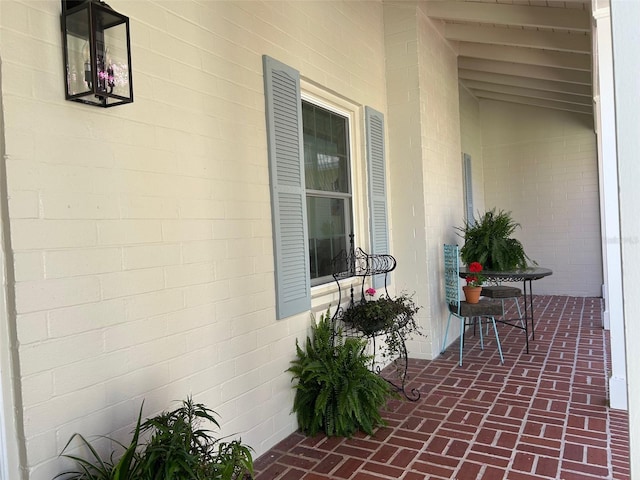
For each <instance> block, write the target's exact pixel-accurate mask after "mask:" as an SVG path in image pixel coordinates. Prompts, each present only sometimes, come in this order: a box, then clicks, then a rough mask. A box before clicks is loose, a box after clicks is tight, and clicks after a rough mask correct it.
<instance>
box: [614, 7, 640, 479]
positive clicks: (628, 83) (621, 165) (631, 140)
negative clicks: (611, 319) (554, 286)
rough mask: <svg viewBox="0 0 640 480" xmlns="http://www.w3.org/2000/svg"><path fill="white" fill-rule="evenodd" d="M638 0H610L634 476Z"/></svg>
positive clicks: (638, 404)
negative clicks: (634, 291) (634, 289)
mask: <svg viewBox="0 0 640 480" xmlns="http://www.w3.org/2000/svg"><path fill="white" fill-rule="evenodd" d="M638 20H640V2H637V1H633V0H612V2H611V31H612V40H613V79H614V87H615V119H616V147H617V151H618V183H619V186H620V190H619V198H620V238H621V242H620V246H621V252H622V264H623V265H624V267H625V268H624V270H623V272H622V288H623V299H624V305H623V310H624V319H625V322H624V334H625V343H626V347H627V348H626V352H627V353H626V359H627V362H626V365H627V391H628V405H629V450H630V451H629V459H630V467H631V471H630V473H631V478H640V362H638V359H637V357H636V356H635V355H636V352H635V350H637V349H638V345H639V344H640V322H638V318H639V317H640V296H638V295H636V294H635V293H633V288H632V287H634V286H635V285H637V284H639V283H640V269H639V268H637V266H638V265H640V222H639V221H638V205H639V204H640V188H638V185H639V184H640V168H638V155H639V152H640V135H638V119H639V118H640V89H638V74H639V73H640V56H639V55H638V45H640V29H638Z"/></svg>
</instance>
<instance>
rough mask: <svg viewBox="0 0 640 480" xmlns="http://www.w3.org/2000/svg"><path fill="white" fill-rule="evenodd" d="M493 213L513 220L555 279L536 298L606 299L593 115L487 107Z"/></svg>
mask: <svg viewBox="0 0 640 480" xmlns="http://www.w3.org/2000/svg"><path fill="white" fill-rule="evenodd" d="M480 118H481V124H482V157H483V164H484V191H485V205H486V208H492V207H497V208H498V209H503V210H508V211H511V212H512V213H513V218H514V220H516V221H517V222H519V223H521V225H522V228H521V229H518V230H517V231H516V237H517V238H518V239H520V240H521V241H522V243H523V244H524V247H525V251H526V252H527V254H528V255H529V256H530V257H531V258H532V259H533V260H535V261H537V262H538V264H539V265H540V266H543V267H548V268H551V269H552V270H553V275H552V276H551V277H547V278H545V279H542V280H539V281H536V282H535V285H534V292H535V293H541V294H553V295H576V296H598V297H599V296H601V294H602V281H603V280H602V253H601V252H602V250H601V234H600V213H599V212H600V210H599V195H598V163H597V151H596V138H595V133H594V131H593V123H592V122H593V120H592V118H591V117H589V116H587V115H580V114H573V113H569V112H562V111H552V110H544V109H540V108H537V107H529V106H524V105H516V104H507V103H502V102H494V101H482V102H480Z"/></svg>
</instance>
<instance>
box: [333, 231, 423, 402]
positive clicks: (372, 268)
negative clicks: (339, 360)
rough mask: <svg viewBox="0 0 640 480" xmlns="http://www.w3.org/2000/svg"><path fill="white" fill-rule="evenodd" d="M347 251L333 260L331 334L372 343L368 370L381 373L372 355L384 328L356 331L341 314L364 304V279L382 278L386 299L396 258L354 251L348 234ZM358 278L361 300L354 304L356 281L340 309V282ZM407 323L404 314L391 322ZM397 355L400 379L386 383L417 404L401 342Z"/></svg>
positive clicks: (395, 324) (405, 353)
mask: <svg viewBox="0 0 640 480" xmlns="http://www.w3.org/2000/svg"><path fill="white" fill-rule="evenodd" d="M350 239H351V241H350V245H351V246H350V251H349V252H345V251H342V252H341V253H340V254H338V255H337V256H336V257H335V258H334V260H333V270H334V273H333V278H334V280H335V281H336V283H337V284H338V308H337V309H336V311H335V313H334V314H333V317H332V318H331V323H332V326H333V334H334V336H335V335H336V334H337V333H338V331H339V330H341V331H342V332H344V334H345V335H350V336H357V337H360V338H366V339H367V340H370V341H371V346H372V349H373V357H374V358H373V361H372V367H371V370H372V371H374V372H375V373H377V374H380V373H381V370H380V367H379V366H376V364H375V353H376V337H378V336H381V335H384V334H385V331H386V330H385V329H382V330H380V329H376V328H375V327H372V328H365V329H363V328H356V327H354V326H352V325H349V324H347V323H346V322H344V321H343V317H344V312H345V311H346V310H348V309H349V308H351V307H353V306H355V305H357V304H359V303H363V302H366V301H367V299H366V292H365V283H366V279H367V278H369V277H373V276H375V275H384V292H385V294H386V296H387V298H390V297H389V292H388V290H387V283H388V274H389V273H390V272H391V271H393V270H394V269H395V268H396V259H395V258H394V257H393V256H392V255H387V254H369V253H366V252H364V251H363V250H362V249H361V248H354V240H353V234H351V235H350ZM352 277H359V278H360V279H361V280H360V300H358V301H356V299H355V298H356V297H355V295H356V293H355V288H357V282H351V283H350V287H349V290H350V291H349V297H350V299H349V303H348V305H347V307H346V308H343V307H342V286H341V284H340V281H341V280H344V279H347V278H352ZM409 320H410V317H408V316H407V315H404V314H402V315H400V316H398V317H396V318H395V319H394V321H393V325H392V327H391V328H392V329H401V328H403V327H404V326H406V324H407V322H408V321H409ZM338 323H339V324H340V327H341V328H340V329H338ZM399 347H400V355H399V356H398V357H397V358H395V359H393V363H394V364H395V365H396V367H397V373H398V377H399V379H400V383H399V384H398V383H396V382H394V381H392V380H390V379H388V378H385V380H386V381H387V382H389V384H391V385H392V386H393V387H394V388H395V389H396V390H397V391H398V392H401V393H402V394H403V395H404V396H405V398H407V399H408V400H410V401H413V402H415V401H417V400H418V399H419V398H420V392H419V391H418V390H417V389H416V388H412V389H411V390H409V391H407V386H406V381H407V370H408V367H409V357H408V352H407V347H406V345H405V343H404V340H402V341H401V344H400V346H399Z"/></svg>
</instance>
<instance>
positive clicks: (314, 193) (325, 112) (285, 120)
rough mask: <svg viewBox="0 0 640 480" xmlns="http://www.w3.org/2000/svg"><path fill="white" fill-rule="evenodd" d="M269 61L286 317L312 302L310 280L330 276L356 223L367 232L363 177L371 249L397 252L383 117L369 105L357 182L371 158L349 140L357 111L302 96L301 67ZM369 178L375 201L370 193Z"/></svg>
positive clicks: (273, 180) (277, 238)
mask: <svg viewBox="0 0 640 480" xmlns="http://www.w3.org/2000/svg"><path fill="white" fill-rule="evenodd" d="M263 67H264V86H265V110H266V119H267V146H268V154H269V179H270V189H271V213H272V215H271V217H272V220H273V250H274V259H275V287H276V316H277V318H279V319H280V318H285V317H288V316H291V315H295V314H297V313H301V312H304V311H308V310H309V309H310V308H311V287H312V285H315V284H318V283H323V282H325V281H326V280H327V279H330V278H331V277H330V276H329V275H330V273H331V269H330V261H331V259H332V258H333V255H335V254H336V253H337V252H339V251H340V250H341V249H342V248H345V247H347V248H348V245H349V242H348V239H349V234H350V233H351V232H352V231H353V230H356V232H359V233H361V235H362V234H364V233H365V232H366V225H365V224H364V223H362V222H358V223H357V222H354V220H353V217H354V214H353V210H354V207H353V204H354V203H356V200H355V199H354V198H353V193H352V192H351V185H352V183H354V184H355V185H358V190H357V192H358V193H357V195H358V198H357V200H358V201H357V204H358V206H359V210H358V212H360V211H361V210H362V211H363V214H362V217H364V218H366V216H365V213H368V216H369V225H368V226H369V234H370V240H369V245H368V250H369V253H390V251H389V243H388V225H387V207H386V190H385V189H386V184H385V154H384V150H385V148H384V117H383V115H382V113H380V112H377V111H376V110H374V109H372V108H370V107H365V108H364V129H363V130H364V133H365V143H366V172H367V175H366V179H365V178H357V179H356V180H357V181H356V182H352V181H351V180H352V179H351V175H352V171H351V168H350V166H351V163H352V160H355V162H354V165H357V166H358V168H359V169H360V171H361V172H362V175H359V177H360V176H362V177H363V176H364V171H365V165H364V159H362V161H360V159H350V148H349V143H350V141H354V142H356V140H350V139H349V131H350V130H349V127H350V125H349V118H351V117H349V116H347V115H342V114H341V113H340V112H338V111H333V110H332V109H329V108H324V107H322V106H320V102H318V103H316V102H312V101H309V100H308V99H306V98H305V100H304V101H303V99H302V95H301V89H300V74H299V72H298V71H297V70H295V69H293V68H291V67H289V66H287V65H285V64H283V63H281V62H278V61H277V60H274V59H273V58H271V57H268V56H266V55H265V56H263ZM314 88H315V87H314ZM349 105H350V106H352V107H353V114H357V113H358V112H360V111H361V107H359V106H358V105H356V104H353V103H349ZM350 108H351V107H350ZM358 118H359V117H358ZM354 123H357V120H354ZM351 128H354V130H356V127H353V126H351ZM358 130H359V129H358ZM358 133H359V132H356V135H357V134H358ZM365 184H366V185H367V188H368V189H367V190H366V192H367V193H366V196H367V197H368V203H366V202H365V201H364V200H365V199H364V196H365V194H364V191H365V190H364V185H365ZM361 195H362V198H360V196H361ZM366 204H368V206H369V211H368V212H365V211H366V206H365V205H366ZM359 217H360V215H359ZM361 238H364V237H361ZM377 280H380V279H377ZM375 285H376V279H375V278H374V286H375Z"/></svg>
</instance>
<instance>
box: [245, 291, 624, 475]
mask: <svg viewBox="0 0 640 480" xmlns="http://www.w3.org/2000/svg"><path fill="white" fill-rule="evenodd" d="M601 309H602V306H601V299H599V298H576V297H561V296H536V297H535V312H536V319H537V320H536V331H535V340H532V341H531V342H530V354H527V353H526V352H525V349H524V338H523V335H524V334H523V332H522V331H520V330H517V329H514V328H512V327H509V326H507V325H501V326H499V333H500V339H501V341H502V348H503V351H504V357H505V364H504V365H500V363H499V358H498V354H497V350H496V346H495V340H494V338H493V336H490V337H489V338H488V339H487V338H486V337H485V350H484V351H481V350H480V345H479V339H478V337H477V336H476V337H473V336H471V334H470V333H468V334H467V337H466V341H465V350H464V359H463V360H464V365H463V366H462V367H459V366H458V365H457V359H458V343H457V342H456V343H454V344H453V345H452V346H451V347H449V349H448V350H447V352H445V354H444V355H441V356H440V357H439V358H437V359H436V360H433V361H424V360H411V361H410V377H411V387H417V388H418V389H419V390H420V392H421V394H422V396H421V398H420V400H419V401H417V402H409V401H406V400H404V401H403V400H393V401H391V402H390V403H389V405H388V410H387V411H385V414H384V418H385V420H386V422H387V426H385V427H382V428H380V429H378V430H377V431H376V432H375V434H374V435H373V436H368V435H357V436H355V437H353V438H351V439H344V438H328V437H325V436H323V435H320V436H317V437H314V438H309V437H305V436H304V435H302V434H301V433H299V432H298V433H294V434H292V435H290V436H289V437H288V438H286V439H285V440H283V441H282V442H280V443H279V444H278V445H276V446H275V447H274V448H272V449H271V450H270V451H268V452H267V453H265V454H264V455H262V456H261V457H260V458H258V459H256V462H255V467H256V476H255V478H256V480H276V479H281V480H296V479H305V480H327V479H337V480H388V479H402V480H426V479H459V480H500V479H508V480H534V479H563V480H595V479H614V480H629V466H628V458H629V442H628V421H627V414H626V412H622V411H618V410H611V409H609V408H607V382H606V379H607V377H608V373H609V352H608V348H609V336H608V332H606V331H604V330H603V329H602V326H601V325H602V320H601V316H602V315H601Z"/></svg>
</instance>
